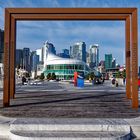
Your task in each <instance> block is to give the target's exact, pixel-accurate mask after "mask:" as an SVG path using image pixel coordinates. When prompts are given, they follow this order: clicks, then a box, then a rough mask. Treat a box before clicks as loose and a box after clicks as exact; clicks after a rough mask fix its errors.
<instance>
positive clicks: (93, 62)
mask: <svg viewBox="0 0 140 140" xmlns="http://www.w3.org/2000/svg"><path fill="white" fill-rule="evenodd" d="M89 61H90V63H89V66H90V67H91V68H94V67H97V66H98V64H99V45H98V44H94V45H90V48H89Z"/></svg>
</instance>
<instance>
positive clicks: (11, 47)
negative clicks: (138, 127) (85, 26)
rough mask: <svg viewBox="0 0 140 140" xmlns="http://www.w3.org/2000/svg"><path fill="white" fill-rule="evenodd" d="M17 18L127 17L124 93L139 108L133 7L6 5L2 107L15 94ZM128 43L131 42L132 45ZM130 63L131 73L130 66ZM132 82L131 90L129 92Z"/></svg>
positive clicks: (7, 104)
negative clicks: (15, 6) (27, 6)
mask: <svg viewBox="0 0 140 140" xmlns="http://www.w3.org/2000/svg"><path fill="white" fill-rule="evenodd" d="M17 20H124V21H126V23H125V25H126V28H125V30H126V48H125V51H126V96H127V98H128V99H130V98H131V96H132V107H133V108H138V85H137V82H138V77H137V76H138V73H137V72H138V47H137V46H138V43H137V42H138V31H137V9H136V8H6V9H5V41H4V45H5V46H4V94H3V106H4V107H7V106H9V105H10V98H11V99H13V98H14V97H15V48H16V21H17ZM130 25H131V29H130ZM130 36H131V38H130ZM130 45H132V47H131V48H130ZM131 55H132V56H131ZM130 60H131V61H130ZM131 67H132V74H131V69H130V68H131ZM131 75H132V76H131ZM131 81H132V82H131ZM131 83H132V93H131V92H130V91H131V88H130V87H131Z"/></svg>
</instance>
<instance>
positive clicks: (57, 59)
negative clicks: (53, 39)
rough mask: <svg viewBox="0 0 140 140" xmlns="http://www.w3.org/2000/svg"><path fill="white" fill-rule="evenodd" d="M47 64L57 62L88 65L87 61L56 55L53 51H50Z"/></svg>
mask: <svg viewBox="0 0 140 140" xmlns="http://www.w3.org/2000/svg"><path fill="white" fill-rule="evenodd" d="M45 64H46V65H56V64H81V65H86V63H85V62H83V61H81V60H77V59H71V58H62V57H59V56H56V55H54V54H52V53H48V55H47V59H46V62H45Z"/></svg>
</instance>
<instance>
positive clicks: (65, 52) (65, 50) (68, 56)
mask: <svg viewBox="0 0 140 140" xmlns="http://www.w3.org/2000/svg"><path fill="white" fill-rule="evenodd" d="M57 56H60V57H62V58H70V55H69V50H68V49H63V50H62V53H58V54H57Z"/></svg>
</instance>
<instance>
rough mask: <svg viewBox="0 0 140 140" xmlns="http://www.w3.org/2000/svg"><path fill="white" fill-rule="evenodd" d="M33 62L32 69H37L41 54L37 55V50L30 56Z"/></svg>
mask: <svg viewBox="0 0 140 140" xmlns="http://www.w3.org/2000/svg"><path fill="white" fill-rule="evenodd" d="M30 60H31V63H30V66H31V70H32V71H36V70H37V65H38V64H39V55H37V53H36V51H33V52H31V57H30Z"/></svg>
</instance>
